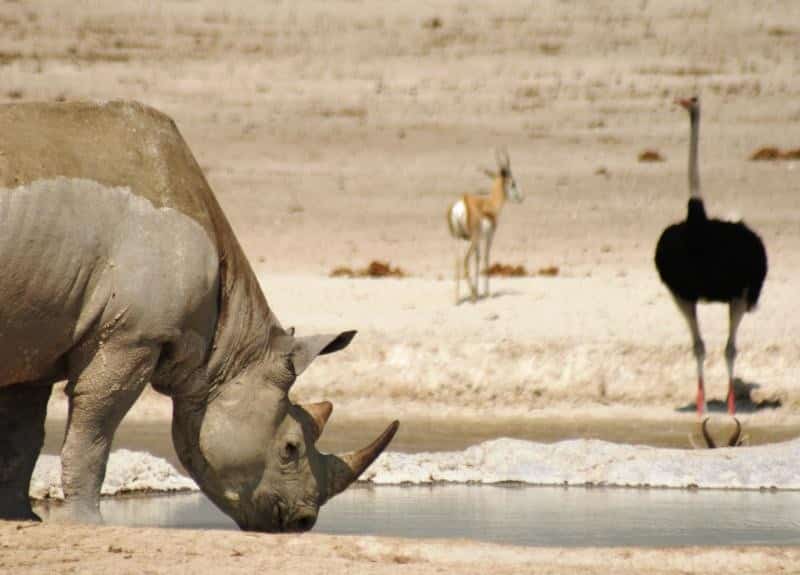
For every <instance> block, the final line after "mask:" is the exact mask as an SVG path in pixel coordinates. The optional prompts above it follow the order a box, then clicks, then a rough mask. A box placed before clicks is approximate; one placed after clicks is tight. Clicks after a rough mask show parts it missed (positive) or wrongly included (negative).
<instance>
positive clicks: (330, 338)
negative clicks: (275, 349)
mask: <svg viewBox="0 0 800 575" xmlns="http://www.w3.org/2000/svg"><path fill="white" fill-rule="evenodd" d="M355 335H356V332H355V330H351V331H343V332H341V333H338V334H326V335H310V336H308V337H296V338H294V345H293V346H292V365H293V366H294V373H295V375H300V374H301V373H303V371H305V369H306V368H307V367H308V366H309V365H310V364H311V362H312V361H314V359H315V358H316V357H317V356H318V355H325V354H328V353H333V352H335V351H339V350H342V349H344V348H346V347H347V346H348V345H349V344H350V342H351V341H352V340H353V338H354V337H355Z"/></svg>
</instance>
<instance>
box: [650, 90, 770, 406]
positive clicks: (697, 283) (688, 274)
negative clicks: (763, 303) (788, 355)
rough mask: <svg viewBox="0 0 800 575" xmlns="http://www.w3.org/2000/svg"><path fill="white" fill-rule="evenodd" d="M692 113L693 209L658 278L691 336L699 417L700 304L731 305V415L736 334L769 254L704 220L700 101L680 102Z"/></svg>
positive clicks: (666, 241)
mask: <svg viewBox="0 0 800 575" xmlns="http://www.w3.org/2000/svg"><path fill="white" fill-rule="evenodd" d="M676 103H677V104H680V105H681V106H682V107H683V108H685V109H686V110H688V112H689V119H690V121H691V139H690V141H689V194H690V198H689V205H688V214H687V216H686V220H685V221H683V222H679V223H676V224H673V225H671V226H669V227H668V228H667V229H665V230H664V232H663V233H662V234H661V237H660V238H659V240H658V245H657V246H656V255H655V262H656V268H658V273H659V275H660V276H661V281H663V282H664V283H665V284H666V286H667V287H668V288H669V291H670V292H671V293H672V296H673V297H674V298H675V303H677V305H678V309H679V310H680V311H681V313H682V314H683V316H684V317H685V318H686V321H687V323H688V324H689V329H690V331H691V334H692V343H693V351H694V357H695V360H696V361H697V414H698V416H702V415H703V414H704V413H705V411H706V401H705V391H704V387H703V360H704V359H705V345H704V344H703V338H702V337H701V335H700V327H699V325H698V323H697V301H698V300H706V301H711V302H721V303H727V304H728V308H729V321H730V325H729V331H728V342H727V344H726V345H725V363H726V365H727V368H728V413H729V414H730V415H733V414H734V413H735V411H736V401H735V397H734V393H733V363H734V360H735V358H736V330H737V329H738V328H739V323H740V322H741V321H742V317H743V316H744V314H745V312H748V311H751V310H753V309H754V308H755V306H756V303H757V302H758V297H759V295H760V294H761V286H762V285H763V284H764V278H765V277H766V275H767V253H766V251H765V249H764V244H763V243H762V241H761V238H759V237H758V235H756V233H755V232H753V231H752V230H751V229H750V228H748V227H747V226H746V225H745V224H744V223H742V222H726V221H721V220H717V219H708V218H707V217H706V212H705V208H704V207H703V200H702V198H701V196H700V174H699V172H698V167H697V147H698V139H699V129H700V101H699V99H698V98H697V97H696V96H695V97H693V98H690V99H688V100H677V101H676Z"/></svg>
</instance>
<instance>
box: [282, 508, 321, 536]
mask: <svg viewBox="0 0 800 575" xmlns="http://www.w3.org/2000/svg"><path fill="white" fill-rule="evenodd" d="M316 522H317V514H316V513H314V512H312V511H304V512H302V513H298V514H297V515H295V516H294V517H292V518H291V519H290V520H289V521H288V522H287V524H286V530H287V531H308V530H309V529H311V528H312V527H314V524H315V523H316Z"/></svg>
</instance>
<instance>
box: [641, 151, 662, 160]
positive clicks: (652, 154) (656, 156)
mask: <svg viewBox="0 0 800 575" xmlns="http://www.w3.org/2000/svg"><path fill="white" fill-rule="evenodd" d="M639 161H640V162H663V161H664V156H662V155H661V154H660V153H659V152H658V151H657V150H644V151H643V152H640V153H639Z"/></svg>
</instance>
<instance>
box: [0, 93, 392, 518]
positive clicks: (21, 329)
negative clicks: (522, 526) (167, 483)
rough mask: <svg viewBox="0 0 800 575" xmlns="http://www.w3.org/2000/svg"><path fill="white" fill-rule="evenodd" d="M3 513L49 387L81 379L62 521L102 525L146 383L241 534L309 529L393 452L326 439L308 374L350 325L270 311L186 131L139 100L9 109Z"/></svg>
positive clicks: (24, 476) (4, 192)
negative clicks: (321, 444)
mask: <svg viewBox="0 0 800 575" xmlns="http://www.w3.org/2000/svg"><path fill="white" fill-rule="evenodd" d="M0 266H2V270H3V273H2V274H0V518H6V519H36V516H35V514H34V513H33V511H32V509H31V507H30V503H29V500H28V488H29V483H30V476H31V473H32V470H33V465H34V463H35V461H36V458H37V457H38V454H39V451H40V449H41V446H42V442H43V438H44V420H45V415H46V407H47V400H48V397H49V395H50V392H51V387H52V385H53V384H54V383H55V382H57V381H59V380H62V379H67V380H68V382H69V383H68V385H67V388H66V391H67V394H68V396H69V421H68V424H67V432H66V436H65V439H64V445H63V448H62V452H61V458H62V468H63V474H62V480H63V487H64V494H65V499H66V502H65V506H64V508H63V512H62V516H63V517H64V518H65V519H67V520H81V521H97V520H99V519H100V515H99V505H98V503H99V493H100V486H101V484H102V481H103V476H104V474H105V467H106V462H107V459H108V453H109V449H110V446H111V441H112V438H113V435H114V432H115V430H116V428H117V426H118V424H119V422H120V421H121V419H122V417H123V416H124V415H125V413H126V412H127V410H128V409H129V408H130V407H131V405H132V404H133V403H134V401H136V399H137V398H138V396H139V394H140V393H141V392H142V390H143V389H144V387H145V386H146V385H147V384H148V383H150V384H152V386H153V387H154V388H155V389H156V390H158V391H159V392H161V393H163V394H166V395H168V396H170V397H171V398H172V400H173V406H174V410H173V424H172V433H173V440H174V443H175V448H176V451H177V453H178V456H179V457H180V459H181V462H182V463H183V465H184V466H185V467H186V469H187V470H188V471H189V473H190V474H191V475H192V477H193V478H194V479H195V480H196V481H197V483H198V484H199V485H200V487H201V488H202V490H203V491H204V492H205V493H206V494H207V495H208V496H209V497H210V498H211V499H212V500H213V501H214V502H215V503H216V504H217V505H218V506H219V507H220V508H221V509H222V510H223V511H224V512H225V513H227V514H228V515H230V516H231V517H232V518H233V519H234V520H236V522H237V523H238V524H239V526H240V527H242V528H243V529H249V530H258V531H301V530H306V529H309V528H311V527H312V526H313V524H314V522H315V520H316V517H317V513H318V510H319V507H320V506H321V505H322V504H323V503H325V501H327V500H328V499H329V498H330V497H332V496H333V495H335V494H336V493H338V492H340V491H342V490H343V489H345V488H346V487H347V485H349V484H350V483H351V482H352V481H354V480H355V479H356V478H357V477H358V475H359V474H360V473H361V472H363V471H364V469H366V467H367V466H368V465H369V464H370V463H371V462H372V461H373V460H374V459H375V457H377V456H378V454H380V452H381V451H382V450H383V449H384V448H385V447H386V445H387V444H388V443H389V441H390V440H391V438H392V437H393V435H394V433H395V431H396V430H397V422H394V423H393V424H392V425H390V426H389V428H388V429H387V430H386V431H385V432H384V433H383V434H382V435H381V436H380V437H379V438H378V439H377V440H375V441H374V442H373V443H372V444H370V445H369V446H367V447H366V448H364V449H362V450H359V451H357V452H354V453H351V454H345V455H342V456H336V455H330V454H322V453H320V452H319V451H317V449H316V447H315V442H316V440H317V439H318V437H319V435H320V434H321V433H322V429H323V427H324V425H325V422H326V421H327V419H328V417H329V416H330V412H331V409H332V406H331V405H330V404H329V403H327V402H323V403H319V404H312V405H307V406H301V405H297V404H293V403H292V402H291V401H290V400H289V397H288V392H289V389H290V387H291V386H292V384H293V383H294V382H295V379H296V377H297V376H298V375H300V373H301V372H302V371H303V370H304V369H305V368H306V367H307V366H308V365H309V363H310V362H311V361H312V360H313V359H314V358H315V357H316V356H317V355H320V354H327V353H332V352H335V351H339V350H340V349H342V348H344V347H346V346H347V345H348V344H349V342H350V340H351V339H352V337H353V335H354V332H342V333H340V334H333V335H328V336H312V337H306V338H300V337H295V336H294V332H293V330H286V329H284V328H283V327H282V326H281V324H280V322H279V321H278V320H277V318H276V317H275V316H274V315H273V313H272V311H271V310H270V308H269V306H268V305H267V302H266V299H265V298H264V296H263V294H262V292H261V289H260V287H259V285H258V282H257V280H256V278H255V275H254V274H253V272H252V270H251V268H250V266H249V264H248V263H247V260H246V259H245V257H244V255H243V253H242V250H241V248H240V247H239V245H238V243H237V241H236V238H235V236H234V234H233V232H232V230H231V228H230V225H229V224H228V222H227V220H226V219H225V216H224V215H223V213H222V211H221V209H220V207H219V205H218V204H217V202H216V199H215V198H214V195H213V193H212V192H211V190H210V188H209V187H208V184H207V183H206V181H205V178H204V177H203V174H202V171H201V170H200V168H199V166H198V165H197V163H196V161H195V160H194V158H193V157H192V154H191V152H190V151H189V149H188V147H187V145H186V143H185V142H184V141H183V139H182V137H181V135H180V133H179V132H178V130H177V128H176V126H175V124H174V123H173V122H172V121H171V120H170V119H169V118H167V117H166V116H164V115H163V114H160V113H159V112H156V111H155V110H152V109H150V108H147V107H144V106H141V105H139V104H136V103H125V102H112V103H108V104H104V105H96V104H88V103H72V104H44V103H30V104H14V105H4V106H0Z"/></svg>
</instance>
